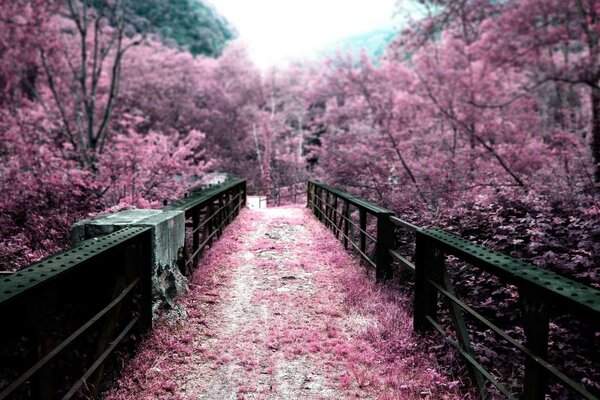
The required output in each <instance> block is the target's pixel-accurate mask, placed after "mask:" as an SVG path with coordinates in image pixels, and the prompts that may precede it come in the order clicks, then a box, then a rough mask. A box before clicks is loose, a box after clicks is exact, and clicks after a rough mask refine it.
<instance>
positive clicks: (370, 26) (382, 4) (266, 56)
mask: <svg viewBox="0 0 600 400" xmlns="http://www.w3.org/2000/svg"><path fill="white" fill-rule="evenodd" d="M209 1H210V3H212V4H213V5H214V7H215V8H216V9H217V11H218V12H219V13H220V14H222V15H223V16H225V18H227V19H228V20H229V21H230V22H231V23H232V24H233V26H234V27H235V28H236V29H237V31H238V33H239V36H240V39H241V40H242V41H244V42H245V43H246V44H247V45H248V48H249V52H250V56H251V57H252V59H253V61H254V62H255V63H256V65H257V66H258V67H260V68H268V67H270V66H272V65H276V64H281V63H283V62H285V61H289V60H292V59H298V58H304V57H307V56H311V55H314V54H315V53H317V52H319V51H321V50H324V49H325V48H326V47H327V46H328V45H331V44H332V43H334V42H336V41H338V40H340V39H344V38H347V37H349V36H353V35H357V34H362V33H367V32H370V31H372V30H374V29H377V28H381V27H389V26H390V25H393V15H394V11H395V10H396V6H395V5H396V2H397V0H367V1H365V0H209Z"/></svg>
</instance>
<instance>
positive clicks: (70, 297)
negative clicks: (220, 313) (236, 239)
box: [0, 178, 246, 400]
mask: <svg viewBox="0 0 600 400" xmlns="http://www.w3.org/2000/svg"><path fill="white" fill-rule="evenodd" d="M245 203H246V181H245V180H244V179H239V178H233V179H230V180H228V181H226V182H224V183H223V184H221V185H218V186H214V187H210V188H207V189H205V190H202V191H197V192H193V193H191V195H189V196H187V197H185V198H183V199H181V200H178V201H175V202H174V203H173V204H170V205H166V206H165V207H164V208H163V211H180V212H183V213H184V215H185V218H186V219H187V220H189V221H190V222H189V223H188V224H185V225H186V227H185V232H184V235H185V237H186V242H188V243H187V245H186V246H185V248H184V253H185V254H184V258H185V260H184V261H185V263H182V264H184V265H181V266H180V268H181V269H182V270H183V272H185V273H188V274H189V273H190V272H191V271H192V270H193V268H194V267H195V265H197V263H198V260H199V257H200V255H201V252H202V250H203V249H204V248H205V247H206V246H207V245H209V244H210V243H212V241H213V240H214V238H215V237H219V236H220V235H221V234H222V232H223V230H224V228H225V226H227V225H228V224H229V223H230V222H231V221H233V219H234V218H235V217H236V216H237V214H239V212H240V210H241V208H242V207H243V205H244V204H245ZM202 219H203V221H202V222H201V220H202ZM201 236H202V239H203V240H202V243H201V242H200V239H201ZM152 241H153V237H152V228H150V227H137V226H135V227H134V226H125V227H123V228H121V229H120V230H117V231H116V232H114V233H111V234H108V235H104V236H101V237H97V238H93V239H88V240H86V241H84V242H82V243H80V244H79V245H77V246H76V247H73V248H70V249H67V250H65V251H63V252H60V253H57V254H54V255H52V256H50V257H48V258H46V259H44V260H42V261H40V262H37V263H35V264H32V265H30V266H28V267H26V268H23V269H21V270H19V271H16V272H14V273H11V274H2V275H0V318H2V320H3V321H5V322H8V323H6V324H4V325H3V328H2V329H0V341H2V343H4V345H6V344H7V343H9V344H14V346H12V347H14V348H15V349H16V350H15V351H16V352H18V353H15V355H14V357H15V359H16V358H24V359H26V360H25V361H24V362H23V366H20V367H18V368H17V367H15V368H11V374H12V375H11V376H2V385H3V386H2V387H0V400H4V399H6V398H13V397H19V398H20V397H24V396H26V394H25V391H33V393H31V392H29V394H27V396H31V397H34V398H39V399H41V400H46V399H53V398H55V397H57V396H59V397H61V398H65V399H68V398H71V397H73V396H80V395H81V393H80V392H81V390H83V389H81V388H85V389H84V390H85V391H86V393H85V396H89V397H95V396H96V395H97V393H96V390H97V387H98V386H99V383H100V382H101V379H102V375H103V370H104V364H105V362H106V360H107V359H108V357H109V356H110V355H111V354H113V353H114V350H115V349H116V347H117V346H118V345H119V344H120V343H121V342H122V341H123V340H124V339H125V338H126V337H130V338H133V336H132V335H130V332H131V331H132V329H134V328H135V330H136V331H137V332H138V333H143V332H144V331H145V330H147V329H149V328H150V327H151V326H152V308H153V305H152V273H153V265H152V255H151V251H152ZM189 247H191V251H187V249H188V248H189ZM138 337H140V335H139V334H138V335H135V338H138ZM22 348H24V349H25V353H24V352H23V350H22ZM75 350H76V351H75ZM73 354H80V355H77V356H76V357H75V359H74V360H72V359H70V358H69V357H71V358H72V357H74V356H73ZM11 357H13V356H12V355H11ZM27 363H29V365H26V364H27ZM56 365H62V366H61V367H60V368H63V369H64V368H69V373H68V374H61V375H64V376H60V377H59V376H58V374H55V373H54V370H55V369H56V368H55V367H56ZM55 375H56V376H55ZM77 376H79V377H80V378H79V379H77V380H76V381H66V379H67V377H72V378H74V379H75V378H76V377H77ZM59 378H60V379H59ZM69 379H70V378H69ZM26 384H27V385H26ZM88 391H89V392H88Z"/></svg>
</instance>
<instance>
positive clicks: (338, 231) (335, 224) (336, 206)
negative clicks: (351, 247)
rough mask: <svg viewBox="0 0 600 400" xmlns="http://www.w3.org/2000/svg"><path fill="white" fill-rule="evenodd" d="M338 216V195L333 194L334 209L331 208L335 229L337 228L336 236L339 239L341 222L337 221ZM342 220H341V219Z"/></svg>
mask: <svg viewBox="0 0 600 400" xmlns="http://www.w3.org/2000/svg"><path fill="white" fill-rule="evenodd" d="M337 218H338V197H337V196H336V195H333V209H332V210H331V219H332V221H333V229H334V230H335V238H336V239H338V238H339V237H340V225H341V223H336V221H337ZM340 222H341V220H340Z"/></svg>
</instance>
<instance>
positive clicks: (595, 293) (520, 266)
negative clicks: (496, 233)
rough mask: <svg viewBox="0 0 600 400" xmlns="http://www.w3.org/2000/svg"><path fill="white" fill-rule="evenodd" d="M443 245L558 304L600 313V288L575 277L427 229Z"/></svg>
mask: <svg viewBox="0 0 600 400" xmlns="http://www.w3.org/2000/svg"><path fill="white" fill-rule="evenodd" d="M422 232H423V233H424V234H425V235H427V236H429V237H430V238H432V239H435V240H436V241H437V242H438V243H441V244H442V245H443V248H444V250H445V251H446V253H447V254H452V255H456V256H459V257H460V258H462V259H464V260H465V261H467V262H470V263H472V264H473V265H475V266H477V267H480V268H482V269H484V270H487V271H488V272H490V273H492V274H494V275H497V276H499V277H501V278H503V279H504V280H506V281H507V282H509V283H512V284H515V285H520V286H523V285H526V286H528V287H531V289H532V290H536V291H539V292H540V294H541V295H545V296H546V297H550V298H552V300H553V303H554V304H555V305H557V306H567V307H574V309H572V310H571V311H582V312H590V311H591V312H593V313H600V291H599V290H596V289H594V288H592V287H589V286H586V285H584V284H581V283H579V282H576V281H574V280H572V279H569V278H566V277H564V276H561V275H559V274H556V273H554V272H551V271H546V270H544V269H541V268H538V267H536V266H534V265H531V264H528V263H526V262H523V261H519V260H517V259H514V258H512V257H509V256H507V255H504V254H502V253H499V252H497V251H494V250H490V249H488V248H486V247H483V246H480V245H478V244H475V243H472V242H469V241H468V240H465V239H463V238H461V237H459V236H456V235H454V234H451V233H447V232H443V231H438V230H423V231H422Z"/></svg>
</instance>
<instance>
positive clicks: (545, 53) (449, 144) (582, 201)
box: [0, 0, 600, 390]
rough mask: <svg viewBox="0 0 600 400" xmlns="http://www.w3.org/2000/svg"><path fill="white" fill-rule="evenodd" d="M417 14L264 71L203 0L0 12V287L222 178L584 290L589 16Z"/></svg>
mask: <svg viewBox="0 0 600 400" xmlns="http://www.w3.org/2000/svg"><path fill="white" fill-rule="evenodd" d="M419 3H421V5H422V6H423V8H424V9H425V10H428V12H427V13H426V15H425V16H424V17H423V18H420V19H414V20H412V21H411V23H410V24H409V26H408V27H406V28H403V29H402V30H400V31H398V32H397V34H396V36H395V39H394V40H393V42H392V43H391V44H390V45H389V46H388V47H387V48H386V50H385V53H384V54H383V55H382V56H381V57H379V58H373V57H370V56H367V55H366V53H364V54H363V55H361V56H358V57H357V56H352V55H350V54H344V53H342V52H338V53H337V54H335V55H332V56H331V57H329V58H327V59H322V60H317V61H312V62H305V63H300V62H298V63H293V64H291V65H290V66H288V67H286V68H272V69H269V70H266V71H261V70H260V69H258V68H257V67H256V66H254V65H253V64H252V61H251V60H250V58H249V56H248V52H247V49H246V48H245V47H244V45H243V44H242V43H241V42H240V41H239V40H236V32H235V28H234V27H232V26H230V24H229V23H228V22H227V21H226V20H225V18H223V17H222V16H220V15H218V13H217V12H216V11H215V10H213V9H212V8H211V7H210V6H207V5H205V4H203V3H201V2H197V1H193V0H170V1H168V2H160V1H155V0H153V1H150V2H146V1H142V0H133V1H130V2H126V3H122V2H121V1H120V0H82V1H78V0H15V1H11V2H2V3H0V270H5V271H15V270H18V269H19V268H21V267H24V266H27V265H28V264H30V263H32V262H35V261H37V260H40V259H42V258H44V257H46V256H48V255H49V254H52V253H55V252H57V251H59V250H61V249H64V248H65V247H67V246H68V237H69V231H70V227H71V225H72V224H73V223H74V222H76V221H77V220H79V219H82V218H86V217H89V216H93V215H97V214H99V213H103V212H108V211H114V210H120V209H124V208H130V207H139V208H157V207H161V206H162V205H163V203H164V202H165V201H171V200H174V199H177V198H179V197H181V196H182V195H183V193H185V192H186V191H189V190H190V189H193V188H194V187H195V186H197V185H198V184H200V183H201V182H202V179H201V178H202V176H204V175H206V174H208V173H211V172H226V173H229V174H231V175H235V176H240V177H243V178H246V179H247V180H248V184H249V187H250V190H252V191H253V192H255V193H263V194H276V192H277V193H278V192H279V191H280V190H283V189H281V188H285V187H288V186H291V185H293V184H295V183H297V182H303V181H306V179H308V178H314V179H319V180H321V181H323V182H326V183H328V184H330V185H332V186H335V187H339V188H342V189H344V190H346V191H348V192H350V193H353V194H356V195H359V196H361V197H363V198H366V199H368V200H370V201H372V202H374V203H375V204H378V205H381V206H383V207H386V208H389V209H390V210H393V211H394V212H396V213H397V215H400V216H402V217H403V218H404V219H406V220H407V221H410V222H412V223H414V224H416V225H418V226H425V227H436V228H440V229H444V230H447V231H450V232H454V233H456V234H459V235H461V236H462V237H464V238H467V239H471V240H476V241H478V242H479V243H481V244H484V245H486V246H488V247H490V248H492V249H495V250H498V251H501V252H503V253H505V254H508V255H510V256H513V257H516V258H519V259H522V260H525V261H528V262H530V263H532V264H534V265H536V266H539V267H542V268H546V269H549V270H551V271H554V272H557V273H559V274H561V275H564V276H567V277H569V278H572V279H575V280H577V281H580V282H582V283H585V284H587V285H590V286H592V287H595V288H600V193H599V190H600V1H598V0H507V1H501V2H498V1H494V0H459V1H452V0H419ZM477 279H478V278H477V277H474V276H471V277H468V278H467V285H470V284H473V282H475V281H477ZM482 279H483V278H482ZM488 306H489V307H490V308H495V307H497V304H495V303H494V301H493V298H492V297H490V298H489V300H488ZM507 318H509V317H508V316H507ZM599 336H600V334H599V333H595V338H596V339H593V337H594V335H593V334H592V339H590V340H596V341H597V340H598V337H599ZM573 368H575V369H577V368H579V367H573ZM581 368H583V367H581ZM582 374H583V372H582ZM591 384H592V385H595V388H596V390H600V386H599V385H600V383H598V382H597V381H596V382H595V383H593V382H592V383H591Z"/></svg>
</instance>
